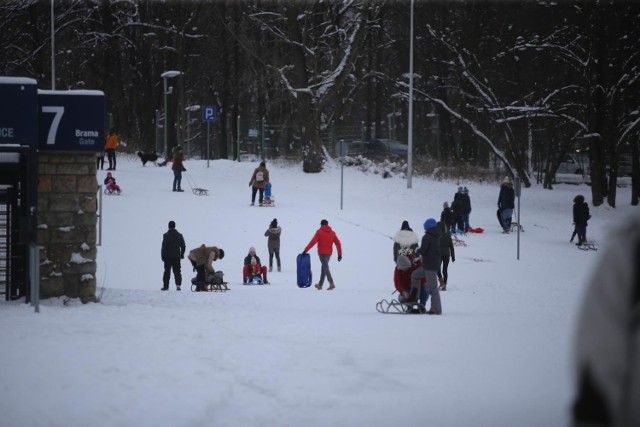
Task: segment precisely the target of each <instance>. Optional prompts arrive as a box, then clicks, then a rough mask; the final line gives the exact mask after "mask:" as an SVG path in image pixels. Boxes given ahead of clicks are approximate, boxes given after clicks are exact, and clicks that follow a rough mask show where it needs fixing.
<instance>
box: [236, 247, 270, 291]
mask: <svg viewBox="0 0 640 427" xmlns="http://www.w3.org/2000/svg"><path fill="white" fill-rule="evenodd" d="M258 274H261V275H262V283H264V284H265V285H267V284H269V282H268V281H267V266H266V265H262V264H261V263H260V257H258V255H256V248H254V247H253V246H251V247H250V248H249V254H248V255H247V256H246V257H244V267H242V283H248V282H249V279H251V277H252V276H255V275H258Z"/></svg>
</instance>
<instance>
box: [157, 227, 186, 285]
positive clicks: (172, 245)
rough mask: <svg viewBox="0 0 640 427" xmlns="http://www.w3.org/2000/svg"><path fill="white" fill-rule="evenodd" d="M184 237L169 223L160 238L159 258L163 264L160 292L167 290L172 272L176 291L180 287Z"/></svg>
mask: <svg viewBox="0 0 640 427" xmlns="http://www.w3.org/2000/svg"><path fill="white" fill-rule="evenodd" d="M184 251H185V244H184V237H182V234H180V233H178V230H176V223H175V222H174V221H169V230H168V231H167V232H166V233H164V235H163V236H162V248H161V249H160V256H161V258H162V262H164V275H163V276H162V289H161V290H162V291H168V290H169V279H170V278H171V270H173V279H174V280H175V282H176V290H178V291H179V290H180V286H181V285H182V273H181V272H180V260H182V259H184Z"/></svg>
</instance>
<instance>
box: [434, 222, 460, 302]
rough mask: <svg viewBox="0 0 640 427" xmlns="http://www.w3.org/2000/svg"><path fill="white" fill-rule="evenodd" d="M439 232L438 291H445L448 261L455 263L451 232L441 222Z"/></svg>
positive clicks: (447, 278)
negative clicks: (440, 262)
mask: <svg viewBox="0 0 640 427" xmlns="http://www.w3.org/2000/svg"><path fill="white" fill-rule="evenodd" d="M438 229H439V230H440V259H441V260H442V265H441V266H440V267H439V268H438V282H439V283H440V289H441V290H443V291H446V290H447V280H449V260H451V262H456V252H455V249H453V241H452V240H451V232H450V231H449V229H448V228H447V226H446V225H445V224H444V223H443V222H439V223H438Z"/></svg>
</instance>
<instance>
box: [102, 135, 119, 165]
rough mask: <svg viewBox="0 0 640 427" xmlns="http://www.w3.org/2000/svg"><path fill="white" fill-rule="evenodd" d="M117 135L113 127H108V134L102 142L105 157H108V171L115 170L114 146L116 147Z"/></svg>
mask: <svg viewBox="0 0 640 427" xmlns="http://www.w3.org/2000/svg"><path fill="white" fill-rule="evenodd" d="M118 142H120V141H119V139H118V135H116V131H115V129H113V128H111V129H109V135H107V140H106V142H105V144H104V151H105V152H106V153H107V159H109V167H108V168H107V170H108V171H114V170H116V148H118Z"/></svg>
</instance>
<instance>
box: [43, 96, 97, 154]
mask: <svg viewBox="0 0 640 427" xmlns="http://www.w3.org/2000/svg"><path fill="white" fill-rule="evenodd" d="M38 109H39V111H38V114H39V126H38V149H39V150H43V151H102V150H103V149H104V93H102V92H101V91H97V90H65V91H53V90H40V91H38Z"/></svg>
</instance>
